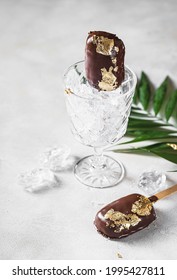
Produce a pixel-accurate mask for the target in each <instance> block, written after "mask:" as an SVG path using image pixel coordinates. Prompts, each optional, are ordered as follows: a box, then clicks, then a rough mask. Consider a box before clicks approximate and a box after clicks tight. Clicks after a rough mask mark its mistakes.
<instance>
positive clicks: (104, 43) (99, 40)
mask: <svg viewBox="0 0 177 280" xmlns="http://www.w3.org/2000/svg"><path fill="white" fill-rule="evenodd" d="M93 44H95V45H96V52H97V53H100V54H103V55H111V52H112V50H113V48H114V40H113V39H108V38H106V37H104V36H96V35H93Z"/></svg>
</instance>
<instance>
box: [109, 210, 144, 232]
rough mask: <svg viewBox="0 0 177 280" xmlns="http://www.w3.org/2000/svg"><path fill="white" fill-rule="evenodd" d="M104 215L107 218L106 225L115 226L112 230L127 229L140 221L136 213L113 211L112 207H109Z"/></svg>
mask: <svg viewBox="0 0 177 280" xmlns="http://www.w3.org/2000/svg"><path fill="white" fill-rule="evenodd" d="M104 217H105V219H109V223H107V224H106V225H107V226H109V227H110V228H115V229H114V232H121V231H122V230H124V229H127V230H128V229H129V228H130V227H131V226H136V225H137V224H138V223H139V222H140V221H141V219H140V218H139V217H138V216H137V215H136V214H123V213H122V212H119V211H114V209H110V210H109V211H108V212H107V213H106V214H105V215H104Z"/></svg>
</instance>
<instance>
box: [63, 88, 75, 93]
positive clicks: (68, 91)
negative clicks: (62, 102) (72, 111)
mask: <svg viewBox="0 0 177 280" xmlns="http://www.w3.org/2000/svg"><path fill="white" fill-rule="evenodd" d="M65 93H66V94H72V93H73V92H72V90H71V89H70V88H66V89H65Z"/></svg>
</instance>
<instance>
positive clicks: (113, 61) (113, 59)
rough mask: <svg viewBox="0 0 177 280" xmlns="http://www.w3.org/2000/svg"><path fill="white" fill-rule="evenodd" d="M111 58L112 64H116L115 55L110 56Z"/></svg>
mask: <svg viewBox="0 0 177 280" xmlns="http://www.w3.org/2000/svg"><path fill="white" fill-rule="evenodd" d="M111 60H112V63H113V64H114V65H116V64H117V58H116V57H114V58H111Z"/></svg>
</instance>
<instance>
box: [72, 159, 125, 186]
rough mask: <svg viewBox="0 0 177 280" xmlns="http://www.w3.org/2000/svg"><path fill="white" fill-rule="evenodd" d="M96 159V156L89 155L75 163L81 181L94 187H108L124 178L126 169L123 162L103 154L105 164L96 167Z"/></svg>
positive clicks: (75, 171) (75, 169) (76, 174)
mask: <svg viewBox="0 0 177 280" xmlns="http://www.w3.org/2000/svg"><path fill="white" fill-rule="evenodd" d="M94 160H95V157H94V156H88V157H85V158H83V159H81V160H80V161H79V162H78V163H77V164H76V165H75V168H74V174H75V176H76V178H77V179H78V180H79V181H80V182H81V183H83V184H85V185H87V186H89V187H93V188H108V187H113V186H115V185H117V184H118V183H119V182H120V181H121V180H122V179H123V177H124V173H125V171H124V167H123V165H122V163H121V162H119V161H116V160H114V159H113V158H111V157H109V156H103V160H104V161H103V162H104V164H103V165H102V166H101V167H100V166H99V167H94V164H93V163H94Z"/></svg>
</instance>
